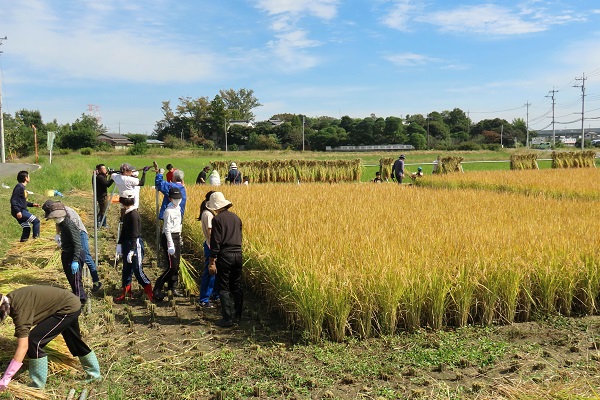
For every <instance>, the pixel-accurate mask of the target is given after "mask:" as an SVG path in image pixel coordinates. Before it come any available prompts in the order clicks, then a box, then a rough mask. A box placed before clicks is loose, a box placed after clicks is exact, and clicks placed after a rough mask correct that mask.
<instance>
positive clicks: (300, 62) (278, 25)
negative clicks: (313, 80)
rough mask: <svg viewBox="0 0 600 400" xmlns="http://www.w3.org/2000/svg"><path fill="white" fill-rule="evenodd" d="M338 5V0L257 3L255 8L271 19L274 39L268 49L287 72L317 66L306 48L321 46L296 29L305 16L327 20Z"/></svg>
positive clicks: (268, 0)
mask: <svg viewBox="0 0 600 400" xmlns="http://www.w3.org/2000/svg"><path fill="white" fill-rule="evenodd" d="M338 3H339V0H257V1H256V3H255V4H256V7H257V8H258V9H260V10H262V11H264V12H266V13H267V14H268V15H269V16H271V17H272V22H271V30H272V31H273V32H274V36H275V39H273V40H271V41H269V42H268V43H267V46H268V47H269V48H270V49H271V50H272V51H273V53H274V59H275V60H276V62H277V63H282V64H284V65H285V68H286V70H288V71H293V70H301V69H308V68H312V67H314V66H315V65H317V63H318V59H317V57H314V56H312V55H310V54H308V52H307V51H305V49H308V48H311V47H317V46H320V45H321V44H322V43H321V42H319V41H317V40H311V39H309V38H308V36H309V32H308V31H307V30H305V29H300V28H298V25H299V22H300V21H301V20H302V19H303V18H304V17H306V16H313V17H316V18H319V19H323V20H330V19H332V18H334V17H335V16H336V14H337V6H338Z"/></svg>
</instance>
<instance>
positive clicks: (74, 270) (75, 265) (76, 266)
mask: <svg viewBox="0 0 600 400" xmlns="http://www.w3.org/2000/svg"><path fill="white" fill-rule="evenodd" d="M77 271H79V263H78V262H77V261H73V262H72V263H71V272H72V273H73V275H75V274H76V273H77Z"/></svg>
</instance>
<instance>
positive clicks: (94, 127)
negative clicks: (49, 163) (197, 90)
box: [56, 114, 106, 150]
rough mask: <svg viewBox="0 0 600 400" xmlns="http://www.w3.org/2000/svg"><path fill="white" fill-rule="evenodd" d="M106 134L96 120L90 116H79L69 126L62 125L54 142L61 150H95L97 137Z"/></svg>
mask: <svg viewBox="0 0 600 400" xmlns="http://www.w3.org/2000/svg"><path fill="white" fill-rule="evenodd" d="M104 132H106V129H105V128H104V127H103V126H102V125H99V124H98V120H97V119H96V118H94V117H92V116H90V115H86V114H81V117H80V118H78V119H77V120H75V122H73V123H72V124H71V125H68V124H67V125H63V126H62V127H61V129H60V131H59V133H58V135H57V138H56V142H57V144H58V146H59V147H60V148H62V149H72V150H78V149H81V148H84V147H91V148H96V147H97V145H98V141H97V136H98V135H99V134H101V133H104Z"/></svg>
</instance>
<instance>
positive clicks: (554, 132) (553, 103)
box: [546, 89, 558, 147]
mask: <svg viewBox="0 0 600 400" xmlns="http://www.w3.org/2000/svg"><path fill="white" fill-rule="evenodd" d="M557 92H558V90H554V89H552V90H551V91H549V92H548V93H552V95H550V96H546V97H551V98H552V147H554V146H556V129H555V128H554V122H555V121H554V106H555V104H556V100H555V98H554V94H555V93H557Z"/></svg>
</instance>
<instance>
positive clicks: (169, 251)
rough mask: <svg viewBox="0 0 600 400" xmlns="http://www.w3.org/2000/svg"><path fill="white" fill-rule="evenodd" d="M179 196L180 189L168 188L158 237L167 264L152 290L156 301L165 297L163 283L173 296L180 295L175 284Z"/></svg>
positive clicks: (179, 254)
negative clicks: (166, 203) (166, 202)
mask: <svg viewBox="0 0 600 400" xmlns="http://www.w3.org/2000/svg"><path fill="white" fill-rule="evenodd" d="M181 197H182V195H181V191H180V190H179V189H178V188H176V187H172V188H171V189H169V204H168V205H167V208H166V209H165V212H164V214H163V231H162V235H161V239H160V241H161V247H162V249H163V250H164V252H165V253H164V255H165V259H166V260H167V266H166V268H165V269H164V271H163V273H162V274H161V275H160V276H159V277H158V279H157V280H156V283H155V284H154V292H153V296H154V298H155V299H156V300H158V301H161V300H163V299H164V298H165V295H164V293H163V292H162V288H163V286H164V284H165V283H166V284H167V288H168V290H171V292H172V293H173V296H178V297H179V296H180V294H179V293H178V292H177V287H176V286H175V285H176V283H177V280H178V276H179V263H180V261H181V208H179V203H180V202H181Z"/></svg>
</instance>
